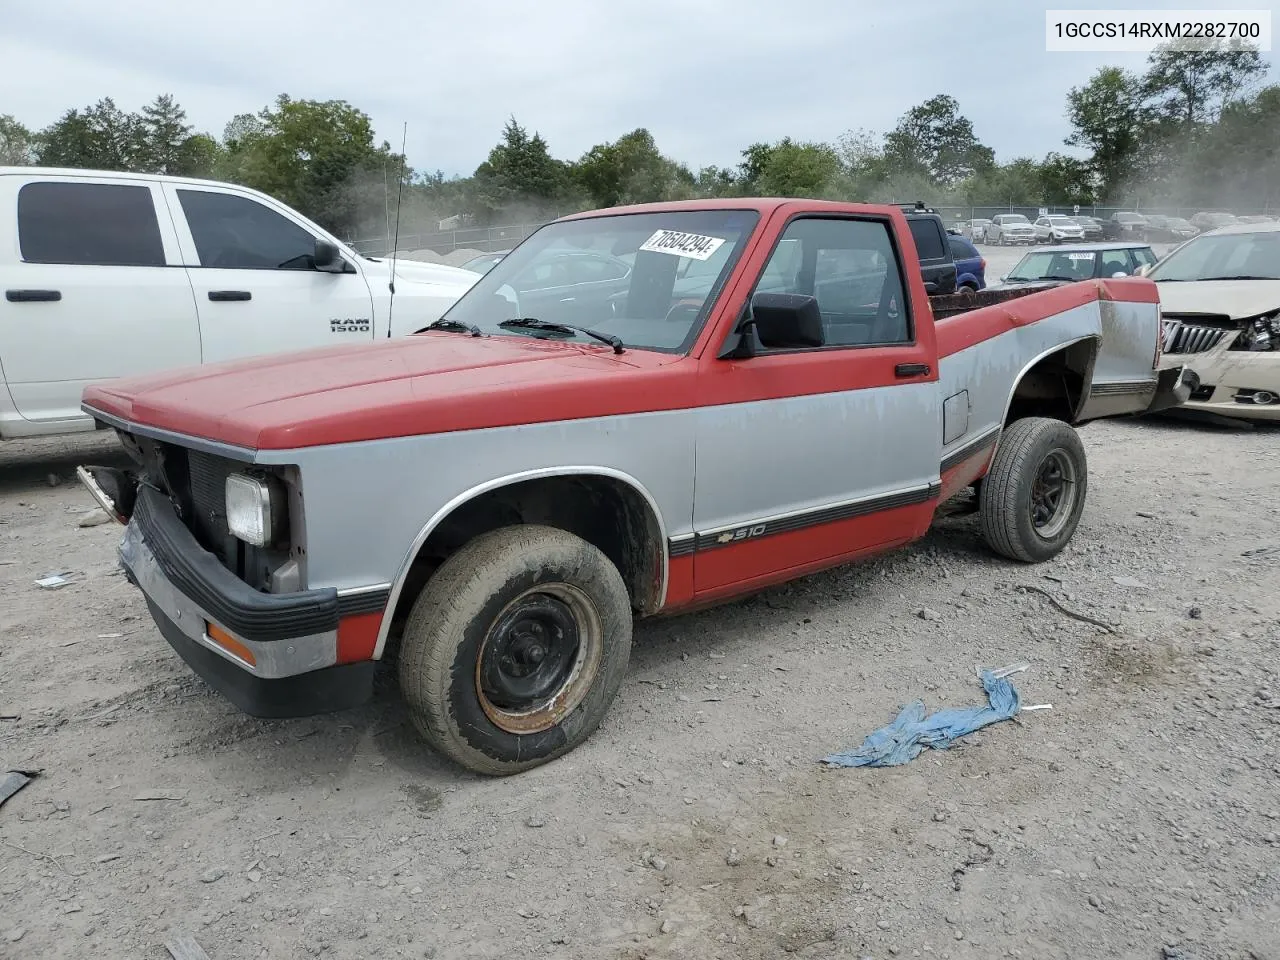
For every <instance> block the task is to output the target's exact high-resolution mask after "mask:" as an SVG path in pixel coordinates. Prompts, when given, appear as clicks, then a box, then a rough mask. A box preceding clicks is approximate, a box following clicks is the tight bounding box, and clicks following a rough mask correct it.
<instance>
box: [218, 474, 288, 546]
mask: <svg viewBox="0 0 1280 960" xmlns="http://www.w3.org/2000/svg"><path fill="white" fill-rule="evenodd" d="M226 500H227V529H228V530H230V531H231V535H232V536H233V537H235V538H237V539H238V540H243V541H244V542H245V543H248V544H251V545H252V546H255V547H265V546H266V545H267V544H268V543H270V542H271V541H272V540H274V539H275V533H276V525H277V524H278V523H279V522H280V519H281V517H282V516H283V514H284V510H283V505H284V495H283V491H281V490H280V488H279V486H278V485H277V484H274V483H271V482H270V481H268V480H265V479H259V478H257V477H251V476H249V475H248V474H244V473H233V474H231V476H229V477H227V484H226Z"/></svg>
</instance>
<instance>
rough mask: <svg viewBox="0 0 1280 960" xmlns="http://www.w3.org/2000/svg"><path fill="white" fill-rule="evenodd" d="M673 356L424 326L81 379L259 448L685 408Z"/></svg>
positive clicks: (92, 401) (153, 415) (170, 425)
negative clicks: (361, 340)
mask: <svg viewBox="0 0 1280 960" xmlns="http://www.w3.org/2000/svg"><path fill="white" fill-rule="evenodd" d="M678 360H680V358H679V357H676V356H672V355H669V354H661V353H654V352H649V351H644V350H627V351H626V352H625V353H623V354H614V353H612V352H611V351H610V349H609V348H607V347H595V346H587V345H584V344H577V343H564V342H554V341H548V340H538V339H535V338H533V337H521V336H510V337H506V336H499V337H483V338H480V337H469V336H465V335H461V334H457V333H427V334H420V335H418V336H412V337H399V338H395V339H392V340H385V341H380V342H378V343H373V344H360V345H346V346H335V347H324V348H321V349H318V350H307V351H304V352H301V353H293V354H276V355H271V356H264V357H254V358H250V359H246V360H238V361H232V362H228V363H219V364H209V365H206V366H202V367H188V368H184V369H179V370H168V371H165V372H163V373H159V374H154V375H150V376H143V377H131V378H128V379H122V380H111V381H107V382H105V383H100V384H97V385H94V386H90V387H88V388H87V389H86V390H85V392H84V402H85V403H86V404H87V405H88V406H90V407H93V408H95V409H97V410H100V411H102V412H103V413H107V414H112V415H114V416H116V417H119V418H121V419H124V420H127V421H130V422H132V423H137V424H143V425H146V426H150V427H157V428H160V429H164V430H172V431H174V432H176V433H183V434H187V435H190V436H197V437H204V438H206V439H209V440H218V441H221V442H223V443H229V444H234V445H236V446H242V447H250V448H255V449H290V448H293V447H310V446H318V445H321V444H330V443H352V442H356V441H360V440H377V439H383V438H386V437H400V436H413V435H417V434H425V433H443V432H445V431H450V430H476V429H481V428H485V427H500V426H511V425H513V424H521V423H539V422H546V421H551V420H572V419H579V418H583V417H598V416H608V415H616V414H622V413H638V412H643V411H648V410H670V409H678V408H680V407H685V406H689V405H691V401H692V378H691V377H686V376H681V375H680V369H679V368H680V367H681V366H682V365H679V364H677V363H676V361H678Z"/></svg>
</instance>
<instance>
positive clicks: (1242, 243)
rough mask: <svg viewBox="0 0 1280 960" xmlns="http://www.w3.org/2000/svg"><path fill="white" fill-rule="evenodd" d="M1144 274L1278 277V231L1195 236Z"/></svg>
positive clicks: (1182, 278)
mask: <svg viewBox="0 0 1280 960" xmlns="http://www.w3.org/2000/svg"><path fill="white" fill-rule="evenodd" d="M1147 276H1148V277H1150V278H1151V279H1152V280H1157V281H1158V280H1166V281H1170V280H1172V281H1190V280H1214V279H1228V278H1234V277H1257V278H1260V279H1263V280H1280V230H1265V231H1261V230H1260V231H1258V232H1257V233H1226V234H1218V235H1216V236H1214V235H1209V234H1205V235H1202V236H1199V237H1194V238H1192V239H1191V240H1188V241H1187V242H1186V243H1185V244H1183V245H1182V246H1181V247H1179V248H1178V249H1177V250H1176V251H1174V252H1173V253H1171V254H1169V256H1167V257H1166V258H1165V259H1164V260H1162V261H1161V262H1160V265H1159V266H1157V267H1155V268H1153V269H1152V271H1151V272H1150V273H1149V274H1147Z"/></svg>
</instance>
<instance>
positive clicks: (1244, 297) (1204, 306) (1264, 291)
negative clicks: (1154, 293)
mask: <svg viewBox="0 0 1280 960" xmlns="http://www.w3.org/2000/svg"><path fill="white" fill-rule="evenodd" d="M1156 286H1157V287H1158V288H1159V290H1160V309H1161V310H1162V311H1163V312H1165V313H1175V314H1181V313H1206V314H1218V315H1223V314H1225V315H1226V316H1228V317H1230V318H1231V319H1232V320H1244V319H1246V318H1248V317H1256V316H1259V315H1260V314H1264V313H1271V312H1273V311H1275V310H1280V280H1189V281H1175V280H1157V281H1156Z"/></svg>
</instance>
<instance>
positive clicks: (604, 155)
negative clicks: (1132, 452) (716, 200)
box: [572, 127, 696, 207]
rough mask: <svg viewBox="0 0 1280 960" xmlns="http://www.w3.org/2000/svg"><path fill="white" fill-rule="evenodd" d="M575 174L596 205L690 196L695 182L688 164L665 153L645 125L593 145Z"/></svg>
mask: <svg viewBox="0 0 1280 960" xmlns="http://www.w3.org/2000/svg"><path fill="white" fill-rule="evenodd" d="M572 174H573V178H574V179H575V180H576V181H577V183H578V184H579V185H580V186H581V187H582V188H583V190H584V191H585V192H586V194H587V196H588V197H589V198H590V202H591V204H592V206H595V207H612V206H617V205H618V204H625V203H652V202H654V201H657V200H672V199H677V198H679V197H682V196H691V195H692V194H693V192H694V188H695V185H696V180H695V178H694V176H693V174H692V173H690V172H689V170H688V168H686V167H684V166H683V165H681V164H678V163H676V162H675V161H673V160H669V159H668V158H666V157H664V156H663V155H662V153H661V152H659V150H658V145H657V144H656V143H655V142H654V139H653V135H652V134H651V133H649V131H648V130H646V129H644V128H643V127H641V128H640V129H638V130H633V131H631V132H630V133H628V134H624V135H623V136H621V137H619V138H618V139H617V140H615V141H614V142H613V143H602V144H597V145H596V146H594V147H592V148H591V149H590V150H588V151H587V153H586V154H585V155H584V156H583V157H582V159H581V160H579V161H578V162H577V163H576V164H574V166H573V168H572Z"/></svg>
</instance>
